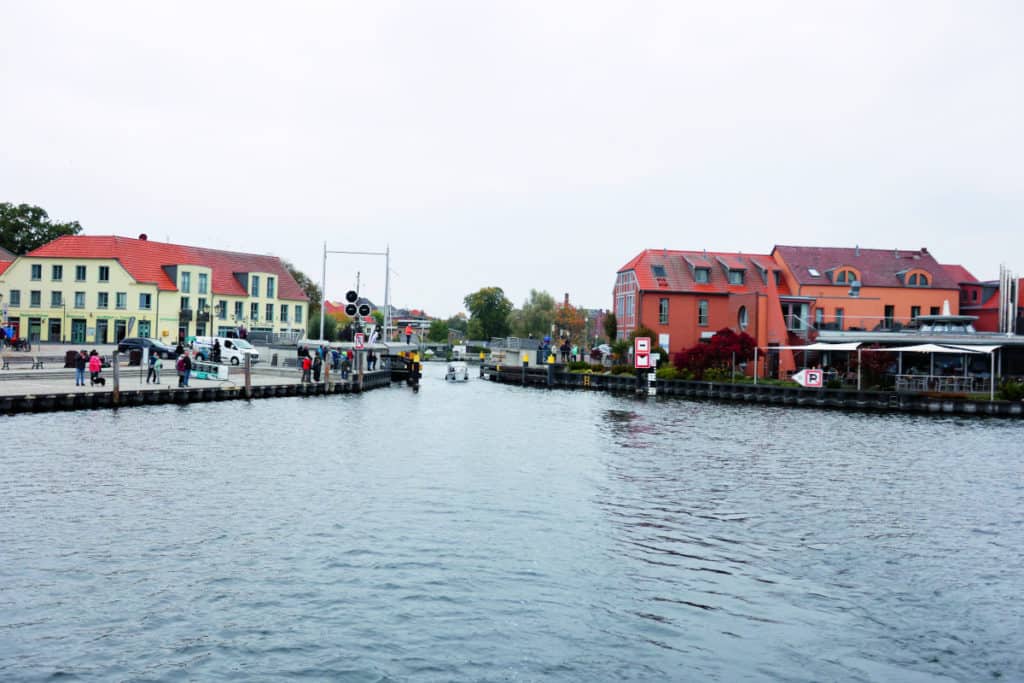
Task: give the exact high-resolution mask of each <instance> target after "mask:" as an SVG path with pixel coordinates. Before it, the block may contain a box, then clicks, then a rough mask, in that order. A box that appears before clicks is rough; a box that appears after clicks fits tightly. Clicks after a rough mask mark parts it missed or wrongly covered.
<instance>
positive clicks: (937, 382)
mask: <svg viewBox="0 0 1024 683" xmlns="http://www.w3.org/2000/svg"><path fill="white" fill-rule="evenodd" d="M894 379H895V388H896V391H917V392H925V391H927V392H933V393H954V394H972V393H982V392H985V393H987V392H988V391H989V390H990V388H991V385H990V379H989V378H988V377H974V376H969V375H968V376H962V375H958V376H950V375H917V374H912V375H895V376H894Z"/></svg>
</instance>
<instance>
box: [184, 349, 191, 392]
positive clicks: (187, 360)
mask: <svg viewBox="0 0 1024 683" xmlns="http://www.w3.org/2000/svg"><path fill="white" fill-rule="evenodd" d="M191 377H192V358H191V357H190V356H189V355H188V354H187V353H186V354H185V387H186V388H188V381H189V379H190V378H191Z"/></svg>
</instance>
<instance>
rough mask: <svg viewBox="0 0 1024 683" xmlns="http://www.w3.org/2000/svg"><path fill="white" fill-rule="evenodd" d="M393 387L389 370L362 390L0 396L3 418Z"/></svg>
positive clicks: (310, 387) (278, 387) (320, 386)
mask: <svg viewBox="0 0 1024 683" xmlns="http://www.w3.org/2000/svg"><path fill="white" fill-rule="evenodd" d="M390 385H391V373H390V372H389V371H386V370H381V371H375V372H368V373H366V374H365V375H364V376H363V386H362V388H360V387H359V386H358V385H355V384H353V383H351V382H330V383H327V384H324V383H322V382H321V383H311V384H300V383H295V382H290V383H282V384H258V385H253V386H251V387H250V388H249V390H248V392H247V391H246V388H245V387H244V386H237V385H229V386H212V387H193V388H178V387H175V386H171V387H168V388H166V389H158V390H153V389H146V390H142V389H122V390H120V391H119V392H118V396H117V398H116V399H115V395H114V391H113V389H112V388H111V390H109V391H93V392H85V393H70V392H52V393H51V392H37V393H33V394H16V395H3V396H0V414H8V415H13V414H17V413H41V412H51V411H62V410H93V409H100V408H131V407H135V406H144V405H158V404H165V403H176V404H188V403H205V402H211V401H235V400H247V399H262V398H281V397H285V396H325V395H329V394H349V393H359V392H361V391H369V390H372V389H378V388H380V387H387V386H390Z"/></svg>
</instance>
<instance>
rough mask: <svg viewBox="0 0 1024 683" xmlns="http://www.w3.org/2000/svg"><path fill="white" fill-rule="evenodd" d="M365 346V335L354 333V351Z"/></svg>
mask: <svg viewBox="0 0 1024 683" xmlns="http://www.w3.org/2000/svg"><path fill="white" fill-rule="evenodd" d="M364 346H366V335H365V334H363V333H362V332H356V336H355V347H356V349H362V348H363V347H364Z"/></svg>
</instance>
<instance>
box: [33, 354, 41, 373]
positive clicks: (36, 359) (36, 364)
mask: <svg viewBox="0 0 1024 683" xmlns="http://www.w3.org/2000/svg"><path fill="white" fill-rule="evenodd" d="M32 369H33V370H42V369H43V361H41V360H39V356H32Z"/></svg>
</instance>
